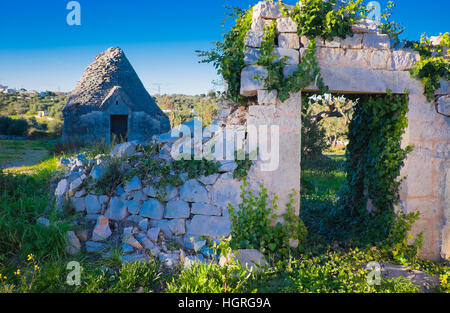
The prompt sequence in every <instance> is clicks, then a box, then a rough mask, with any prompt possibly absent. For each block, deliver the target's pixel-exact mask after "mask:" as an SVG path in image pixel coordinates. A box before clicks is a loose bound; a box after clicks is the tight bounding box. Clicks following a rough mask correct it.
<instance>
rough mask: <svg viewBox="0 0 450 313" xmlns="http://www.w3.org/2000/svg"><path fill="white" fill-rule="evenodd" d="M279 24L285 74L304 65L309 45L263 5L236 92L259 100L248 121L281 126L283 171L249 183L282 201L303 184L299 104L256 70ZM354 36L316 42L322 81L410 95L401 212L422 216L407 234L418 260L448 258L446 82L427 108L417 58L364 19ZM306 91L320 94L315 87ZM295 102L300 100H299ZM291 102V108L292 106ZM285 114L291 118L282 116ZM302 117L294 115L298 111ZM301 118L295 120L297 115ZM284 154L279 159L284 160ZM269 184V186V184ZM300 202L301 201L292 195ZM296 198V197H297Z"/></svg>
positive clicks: (348, 89)
mask: <svg viewBox="0 0 450 313" xmlns="http://www.w3.org/2000/svg"><path fill="white" fill-rule="evenodd" d="M274 20H277V30H278V47H276V49H275V53H276V54H278V55H279V56H280V57H282V56H288V58H289V59H288V61H287V62H286V65H285V69H284V72H285V75H290V74H291V73H292V72H293V71H294V70H295V69H296V68H297V64H298V63H299V62H301V60H302V55H303V54H304V51H305V48H306V47H307V44H308V40H307V39H306V38H299V37H298V35H297V33H296V32H297V25H296V24H295V23H294V22H293V21H292V20H291V19H289V18H284V17H282V14H281V11H280V9H279V7H278V5H277V4H276V3H275V2H272V1H268V2H260V3H259V4H257V5H256V6H255V7H254V10H253V23H252V29H251V30H250V31H249V33H248V37H247V40H246V46H247V51H246V53H245V63H246V65H247V66H246V67H245V68H244V70H243V71H242V76H241V94H242V95H243V96H257V99H258V100H257V101H258V105H257V106H255V107H250V108H249V109H248V123H249V124H250V123H264V122H267V123H269V124H270V123H271V122H272V121H274V122H275V123H276V124H280V125H286V127H285V128H284V129H285V136H284V137H283V139H281V140H280V144H281V146H280V158H281V159H283V161H282V162H281V161H280V168H279V169H278V170H276V171H274V172H271V173H267V172H265V173H261V172H257V171H255V170H253V171H252V172H251V179H253V180H254V181H264V182H265V183H267V184H268V185H269V189H271V188H273V190H274V191H277V193H278V194H281V198H284V195H286V194H288V193H289V191H290V190H292V188H294V189H296V188H298V186H299V185H300V177H299V171H300V170H299V168H298V165H299V164H300V155H299V144H300V139H299V138H298V137H299V129H296V127H295V126H294V124H293V123H292V122H290V121H291V118H295V114H294V113H293V112H294V111H295V109H298V110H300V101H292V98H291V99H290V100H288V101H287V102H286V103H281V102H280V101H279V99H278V98H277V93H276V91H273V92H270V93H269V92H267V91H266V90H265V87H264V79H260V77H262V78H265V77H266V76H267V70H266V69H265V68H264V67H262V66H258V65H255V63H256V61H257V60H258V57H259V55H260V50H259V49H260V47H261V42H262V38H263V25H267V24H270V23H272V22H273V21H274ZM353 31H354V33H355V34H354V36H353V37H348V38H346V39H335V40H333V41H323V40H319V39H318V40H317V48H316V51H317V52H316V55H317V59H318V62H319V65H320V67H321V73H322V77H323V79H324V83H325V84H326V85H327V86H328V87H329V89H330V91H331V92H339V93H359V94H372V93H379V94H383V93H385V92H386V89H390V90H391V91H392V92H393V93H397V94H402V93H404V92H405V89H407V90H409V92H410V101H409V114H408V118H409V126H408V128H407V130H406V132H405V135H404V140H403V143H402V144H403V145H404V146H406V145H410V144H414V146H415V149H414V151H413V152H412V153H411V154H410V155H409V156H408V158H407V160H406V164H405V166H404V168H403V169H402V172H401V176H402V177H406V179H405V180H404V181H403V182H402V185H401V190H400V200H401V206H400V207H399V209H400V208H401V209H403V211H405V212H415V211H418V210H419V211H420V212H421V217H420V220H419V221H418V222H417V223H415V225H414V228H413V231H412V233H413V234H417V233H420V232H421V233H423V239H424V240H423V248H422V251H421V256H422V257H425V258H431V259H439V258H441V257H442V258H447V259H448V258H449V257H450V222H448V221H449V220H450V209H449V208H450V191H449V190H450V178H448V177H450V153H449V152H448V151H449V148H450V118H449V117H446V116H444V115H442V114H439V113H438V112H441V113H442V112H444V113H445V112H447V113H448V114H447V115H448V116H450V103H449V97H448V94H449V92H448V82H446V81H442V88H441V90H439V91H438V93H437V95H438V100H437V104H436V105H435V104H433V103H429V102H428V101H427V100H426V98H425V96H424V95H423V92H424V88H423V85H422V83H421V82H420V81H418V80H416V79H413V78H411V76H410V73H409V70H410V69H411V68H412V67H413V66H414V63H415V62H416V61H417V60H419V59H420V57H419V54H418V53H417V52H415V51H413V50H410V49H402V48H396V49H392V47H391V41H390V39H389V37H388V36H387V35H384V34H381V33H379V32H377V29H376V26H375V25H374V24H373V22H371V21H369V20H361V22H360V23H359V24H358V25H354V26H353ZM305 91H318V89H317V87H316V86H315V85H314V84H313V85H311V86H308V87H307V88H305ZM298 98H299V97H298ZM293 102H295V104H292V103H293ZM287 111H290V112H291V113H286V112H287ZM298 112H299V111H298ZM298 120H300V118H298ZM283 155H284V156H283ZM266 187H267V186H266ZM297 197H298V196H297ZM297 201H298V198H297Z"/></svg>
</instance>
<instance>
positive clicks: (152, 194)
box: [142, 186, 158, 198]
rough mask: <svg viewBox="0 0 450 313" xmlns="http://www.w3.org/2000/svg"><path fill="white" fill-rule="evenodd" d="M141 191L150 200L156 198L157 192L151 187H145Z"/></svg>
mask: <svg viewBox="0 0 450 313" xmlns="http://www.w3.org/2000/svg"><path fill="white" fill-rule="evenodd" d="M142 191H143V192H144V194H145V195H147V196H149V197H151V198H156V197H157V196H158V192H157V191H156V189H155V188H154V187H153V186H149V187H146V188H144V189H143V190H142Z"/></svg>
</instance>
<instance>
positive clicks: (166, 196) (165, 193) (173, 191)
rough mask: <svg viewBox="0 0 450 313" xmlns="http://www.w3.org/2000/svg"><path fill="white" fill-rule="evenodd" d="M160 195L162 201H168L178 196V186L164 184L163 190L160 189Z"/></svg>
mask: <svg viewBox="0 0 450 313" xmlns="http://www.w3.org/2000/svg"><path fill="white" fill-rule="evenodd" d="M160 196H161V198H162V199H163V200H164V201H170V200H173V199H175V198H176V197H177V196H178V188H176V187H174V186H166V188H165V189H164V190H160Z"/></svg>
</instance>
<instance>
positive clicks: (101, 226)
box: [92, 216, 112, 241]
mask: <svg viewBox="0 0 450 313" xmlns="http://www.w3.org/2000/svg"><path fill="white" fill-rule="evenodd" d="M111 234H112V231H111V229H110V228H109V220H108V218H107V217H105V216H99V217H98V219H97V224H96V225H95V228H94V231H93V232H92V241H104V240H106V239H108V238H109V237H110V236H111Z"/></svg>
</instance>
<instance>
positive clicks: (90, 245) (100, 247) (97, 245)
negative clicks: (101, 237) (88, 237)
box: [86, 241, 109, 253]
mask: <svg viewBox="0 0 450 313" xmlns="http://www.w3.org/2000/svg"><path fill="white" fill-rule="evenodd" d="M108 248H109V245H108V244H107V243H103V242H95V241H88V242H86V251H87V252H89V253H102V252H104V251H106V250H108Z"/></svg>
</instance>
